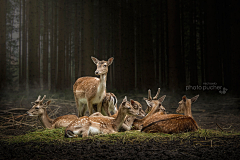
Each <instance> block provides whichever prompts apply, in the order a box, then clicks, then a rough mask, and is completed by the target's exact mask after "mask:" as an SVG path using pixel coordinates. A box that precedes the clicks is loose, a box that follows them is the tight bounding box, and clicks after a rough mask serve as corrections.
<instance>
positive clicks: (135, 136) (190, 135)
mask: <svg viewBox="0 0 240 160" xmlns="http://www.w3.org/2000/svg"><path fill="white" fill-rule="evenodd" d="M64 131H65V129H64V128H60V129H52V130H50V129H41V130H36V131H34V132H29V133H27V134H25V135H20V136H9V137H7V138H5V139H2V140H3V141H7V142H8V143H21V142H23V143H27V142H39V143H41V142H44V143H70V142H84V141H85V140H91V141H92V142H93V143H94V142H99V141H105V142H106V141H107V142H108V143H110V144H111V143H119V142H120V143H140V142H146V141H150V140H151V141H152V140H154V141H171V140H174V141H177V140H180V141H182V140H190V139H197V138H205V139H206V138H207V139H210V138H218V137H225V136H236V135H240V132H221V131H218V130H210V129H199V130H198V131H196V132H187V133H178V134H164V133H142V132H140V131H127V132H118V133H116V134H107V135H106V134H105V135H95V136H89V137H84V138H82V137H78V138H65V137H64Z"/></svg>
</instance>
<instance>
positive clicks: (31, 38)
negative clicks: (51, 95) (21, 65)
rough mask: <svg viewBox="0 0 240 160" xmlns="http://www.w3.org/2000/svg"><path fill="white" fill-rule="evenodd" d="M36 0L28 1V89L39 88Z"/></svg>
mask: <svg viewBox="0 0 240 160" xmlns="http://www.w3.org/2000/svg"><path fill="white" fill-rule="evenodd" d="M37 2H38V1H37V0H29V24H28V31H29V34H28V53H29V55H28V68H29V69H28V73H29V74H28V76H29V87H30V88H34V87H39V85H40V79H39V70H38V69H39V56H38V38H39V37H38V36H37V35H38V33H37V32H38V30H37V29H38V27H37V24H38V22H37V21H38V11H37V4H38V3H37Z"/></svg>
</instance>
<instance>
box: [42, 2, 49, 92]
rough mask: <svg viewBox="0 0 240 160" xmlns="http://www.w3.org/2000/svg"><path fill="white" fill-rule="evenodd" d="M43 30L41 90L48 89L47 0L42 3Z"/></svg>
mask: <svg viewBox="0 0 240 160" xmlns="http://www.w3.org/2000/svg"><path fill="white" fill-rule="evenodd" d="M43 6H44V28H43V89H45V90H46V89H48V0H44V1H43Z"/></svg>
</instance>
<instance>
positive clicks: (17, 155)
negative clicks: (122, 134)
mask: <svg viewBox="0 0 240 160" xmlns="http://www.w3.org/2000/svg"><path fill="white" fill-rule="evenodd" d="M153 92H154V91H152V94H153ZM39 94H40V93H34V94H31V95H32V96H25V95H24V94H14V96H9V95H12V93H4V94H3V95H0V96H1V99H0V159H80V158H84V159H154V158H155V159H156V158H161V159H239V156H240V136H239V134H237V135H234V134H232V135H231V133H235V132H237V133H239V132H240V116H239V115H240V97H238V96H235V95H227V94H226V95H221V94H219V95H218V94H214V95H212V94H211V95H209V94H204V93H203V94H200V96H199V98H198V100H197V101H196V102H195V103H194V104H192V113H193V117H194V119H195V120H196V122H197V123H198V125H199V126H200V128H202V129H211V130H219V131H220V132H226V133H230V134H229V135H226V136H220V137H219V136H212V137H210V138H209V137H208V138H207V139H206V137H191V136H190V137H188V138H184V139H172V140H169V139H161V140H160V141H156V140H154V139H150V140H148V141H141V142H128V141H123V140H119V141H114V142H111V143H109V142H107V141H104V140H94V139H84V140H81V141H73V142H64V143H48V142H44V141H39V142H37V141H27V142H17V143H9V142H7V141H5V140H7V139H9V138H11V137H12V136H19V135H25V134H27V133H31V132H33V131H36V130H38V129H41V128H42V127H41V125H40V123H39V121H38V119H37V118H32V117H28V116H26V115H25V113H26V111H27V110H29V109H30V108H31V103H30V102H34V101H35V100H36V99H37V96H38V95H39ZM41 94H42V96H43V93H41ZM165 94H166V95H167V97H166V99H165V101H164V102H163V106H164V107H165V108H166V110H167V112H168V113H175V110H176V108H177V107H178V102H179V101H180V100H181V97H182V96H183V95H176V94H175V95H171V94H170V93H165ZM46 95H47V99H51V100H52V103H51V104H50V107H49V108H48V113H49V116H50V117H51V118H55V117H58V116H61V115H65V114H75V113H76V108H75V102H74V99H73V97H72V95H70V96H68V95H67V94H57V95H56V94H49V93H46ZM115 95H116V96H117V98H118V104H120V103H121V101H122V99H123V97H124V96H125V95H126V96H128V100H130V99H133V100H137V101H139V102H140V103H141V104H142V105H143V108H144V109H145V108H146V103H145V102H144V101H143V97H147V93H146V94H144V93H143V94H134V93H132V94H124V93H121V94H120V93H119V94H115ZM161 95H164V93H160V96H161ZM195 95H196V94H195V93H191V94H189V95H187V97H188V98H191V97H193V96H195ZM152 96H153V95H152ZM222 130H223V131H222Z"/></svg>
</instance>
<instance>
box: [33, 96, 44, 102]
mask: <svg viewBox="0 0 240 160" xmlns="http://www.w3.org/2000/svg"><path fill="white" fill-rule="evenodd" d="M40 98H41V96H40V95H39V96H38V99H37V100H36V101H35V102H43V100H44V99H45V98H46V95H44V96H43V98H42V100H40Z"/></svg>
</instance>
